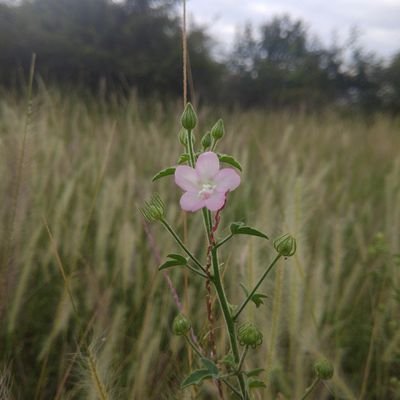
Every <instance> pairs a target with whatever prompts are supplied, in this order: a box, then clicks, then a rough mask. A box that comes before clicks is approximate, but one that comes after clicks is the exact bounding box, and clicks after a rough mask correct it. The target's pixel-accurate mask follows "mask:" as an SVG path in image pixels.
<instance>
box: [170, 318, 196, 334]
mask: <svg viewBox="0 0 400 400" xmlns="http://www.w3.org/2000/svg"><path fill="white" fill-rule="evenodd" d="M191 327H192V324H191V323H190V321H189V320H188V319H187V318H186V317H185V316H184V315H183V314H178V315H177V316H176V317H175V319H174V322H173V323H172V331H173V332H174V334H175V335H177V336H183V335H186V334H187V333H188V332H189V330H190V328H191Z"/></svg>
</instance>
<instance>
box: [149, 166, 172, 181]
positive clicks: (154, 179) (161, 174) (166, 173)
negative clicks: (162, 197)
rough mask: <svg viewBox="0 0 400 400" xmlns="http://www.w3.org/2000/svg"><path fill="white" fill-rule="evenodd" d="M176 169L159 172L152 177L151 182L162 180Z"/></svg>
mask: <svg viewBox="0 0 400 400" xmlns="http://www.w3.org/2000/svg"><path fill="white" fill-rule="evenodd" d="M175 170H176V167H169V168H165V169H163V170H161V171H160V172H158V173H157V174H155V175H154V176H153V179H152V181H153V182H154V181H156V180H157V179H160V178H164V176H169V175H173V174H174V173H175Z"/></svg>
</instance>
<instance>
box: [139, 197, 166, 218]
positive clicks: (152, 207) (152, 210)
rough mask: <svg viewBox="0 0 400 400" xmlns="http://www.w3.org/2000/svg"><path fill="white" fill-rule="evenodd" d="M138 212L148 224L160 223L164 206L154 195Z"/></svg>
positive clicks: (163, 214)
mask: <svg viewBox="0 0 400 400" xmlns="http://www.w3.org/2000/svg"><path fill="white" fill-rule="evenodd" d="M140 212H141V213H142V215H143V216H144V217H145V218H146V220H147V221H148V222H153V221H161V220H162V219H163V218H164V216H165V205H164V202H163V201H162V200H161V198H160V196H159V195H158V194H154V195H153V197H152V198H151V199H150V201H146V202H145V205H144V207H142V208H140Z"/></svg>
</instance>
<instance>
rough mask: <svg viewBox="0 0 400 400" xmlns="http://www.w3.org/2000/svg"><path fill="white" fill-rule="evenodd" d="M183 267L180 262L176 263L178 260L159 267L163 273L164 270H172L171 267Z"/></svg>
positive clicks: (166, 262)
mask: <svg viewBox="0 0 400 400" xmlns="http://www.w3.org/2000/svg"><path fill="white" fill-rule="evenodd" d="M182 266H183V264H181V263H180V262H179V261H176V260H168V261H165V263H164V264H161V265H160V266H159V267H158V270H159V271H161V270H163V269H167V268H171V267H182Z"/></svg>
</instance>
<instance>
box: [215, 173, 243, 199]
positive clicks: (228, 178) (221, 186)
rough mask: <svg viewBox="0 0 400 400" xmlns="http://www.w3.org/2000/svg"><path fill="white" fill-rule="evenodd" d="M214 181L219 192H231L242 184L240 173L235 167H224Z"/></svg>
mask: <svg viewBox="0 0 400 400" xmlns="http://www.w3.org/2000/svg"><path fill="white" fill-rule="evenodd" d="M214 183H215V184H216V185H217V186H216V188H215V190H216V191H217V192H223V193H226V192H227V191H230V192H231V191H232V190H235V189H236V188H237V187H238V186H239V185H240V175H239V174H238V173H237V172H236V171H235V170H234V169H233V168H223V169H221V170H220V171H219V172H218V174H217V175H216V177H215V178H214Z"/></svg>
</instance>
